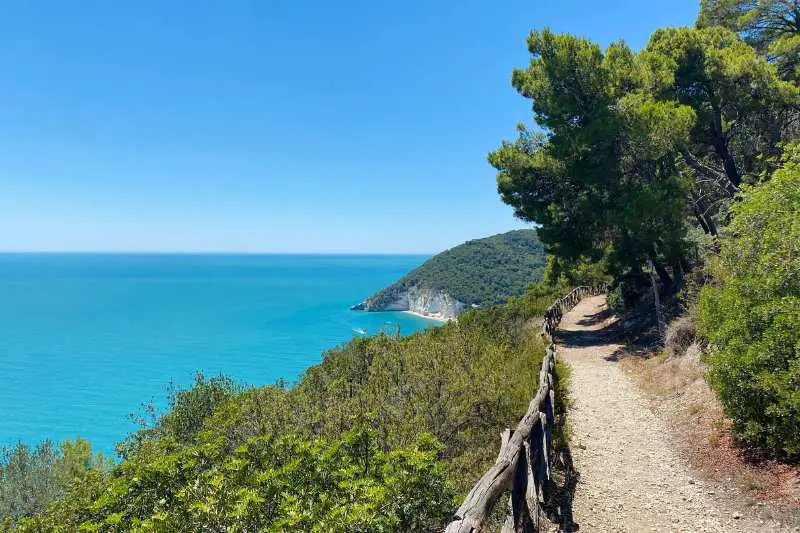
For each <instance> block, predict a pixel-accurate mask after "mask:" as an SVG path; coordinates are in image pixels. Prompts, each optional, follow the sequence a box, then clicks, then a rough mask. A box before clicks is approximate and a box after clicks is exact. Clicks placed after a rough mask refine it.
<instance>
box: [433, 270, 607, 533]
mask: <svg viewBox="0 0 800 533" xmlns="http://www.w3.org/2000/svg"><path fill="white" fill-rule="evenodd" d="M602 292H605V287H604V286H597V287H586V286H581V287H577V288H575V289H574V290H572V292H570V293H569V294H568V295H566V296H564V297H563V298H561V299H559V300H556V301H555V302H554V303H553V305H551V306H550V307H549V308H548V309H547V311H545V313H544V320H543V325H542V326H543V330H544V334H545V336H546V337H547V338H548V339H549V340H550V344H549V346H548V347H547V350H546V353H545V357H544V360H543V361H542V368H541V370H540V371H539V389H538V390H537V391H536V395H535V396H534V397H533V400H531V403H530V404H529V406H528V411H527V412H526V413H525V416H523V417H522V419H521V420H520V421H519V424H517V427H516V428H514V429H513V430H511V429H506V430H505V431H504V432H503V434H502V435H501V445H500V453H499V454H498V456H497V460H496V461H495V463H494V466H492V467H491V468H490V469H489V470H488V471H487V472H486V473H485V474H484V475H483V477H481V479H480V480H479V481H478V483H477V484H475V486H474V487H473V488H472V490H470V491H469V494H467V497H466V498H465V499H464V502H463V503H462V504H461V506H460V507H459V508H458V510H457V511H456V514H455V516H454V517H453V521H452V522H450V524H449V525H448V526H447V529H446V530H445V533H479V532H483V531H485V528H486V527H487V525H488V522H489V517H490V515H491V514H492V511H493V509H494V506H495V504H496V503H497V500H498V499H500V497H501V496H502V495H503V494H504V493H505V492H506V491H510V494H511V496H510V498H509V506H508V507H509V509H508V515H507V517H506V521H505V523H504V525H503V529H502V531H503V533H512V532H513V533H517V532H519V533H528V532H533V531H539V521H540V516H541V515H542V513H541V512H540V511H542V505H543V504H544V503H545V501H547V500H548V496H549V495H548V494H547V492H548V491H549V490H550V484H549V483H548V482H549V481H550V477H551V476H550V469H551V467H552V466H553V463H554V460H555V454H554V453H553V451H552V447H553V425H554V424H555V388H554V381H553V374H554V372H555V359H556V345H555V343H554V342H553V337H554V335H555V332H556V330H557V329H558V324H559V322H560V321H561V318H562V317H563V316H564V313H566V312H568V311H569V310H570V309H572V308H573V307H575V305H576V304H577V303H578V302H580V301H581V300H582V299H583V298H585V297H587V296H593V295H596V294H600V293H602Z"/></svg>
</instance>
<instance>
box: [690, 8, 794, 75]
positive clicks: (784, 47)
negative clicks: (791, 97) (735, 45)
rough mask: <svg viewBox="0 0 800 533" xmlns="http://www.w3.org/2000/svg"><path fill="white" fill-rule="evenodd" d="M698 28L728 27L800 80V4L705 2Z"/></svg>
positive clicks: (782, 70)
mask: <svg viewBox="0 0 800 533" xmlns="http://www.w3.org/2000/svg"><path fill="white" fill-rule="evenodd" d="M700 6H701V7H700V16H699V17H698V21H697V22H698V26H701V27H703V26H724V27H726V28H729V29H731V30H733V31H735V32H737V33H738V34H739V35H740V36H741V37H742V39H744V41H745V42H747V43H748V44H750V45H752V46H753V47H754V48H755V49H756V50H758V51H759V52H760V53H761V54H763V55H765V56H766V57H767V58H769V59H770V60H771V61H773V62H774V63H775V64H776V65H777V66H778V72H780V74H781V75H782V76H783V77H784V78H785V79H789V80H794V81H795V82H797V81H798V80H800V2H799V1H798V0H758V1H756V0H701V3H700Z"/></svg>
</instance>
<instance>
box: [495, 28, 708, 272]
mask: <svg viewBox="0 0 800 533" xmlns="http://www.w3.org/2000/svg"><path fill="white" fill-rule="evenodd" d="M528 49H529V51H530V52H531V54H532V55H533V59H532V60H531V62H530V65H529V67H528V68H527V69H525V70H516V71H514V75H513V78H512V80H513V84H514V87H515V88H516V89H517V91H518V92H519V93H520V94H521V95H523V96H524V97H526V98H529V99H531V101H532V103H533V112H534V120H535V122H536V123H537V125H538V126H539V127H540V128H543V129H544V130H545V132H546V133H539V132H534V131H531V130H529V129H527V128H525V127H523V126H520V127H519V138H518V139H517V140H516V141H515V142H513V143H508V142H507V143H504V144H503V145H502V147H501V148H500V149H499V150H497V151H495V152H493V153H492V154H490V156H489V161H490V162H491V164H492V165H493V166H495V168H497V170H498V175H497V184H498V191H499V192H500V195H501V198H502V199H503V201H504V202H506V203H507V204H509V205H511V206H512V207H514V210H515V214H516V215H517V216H519V217H520V218H522V219H524V220H530V221H535V222H537V223H539V224H541V225H542V227H541V228H540V230H539V235H540V237H541V239H542V241H543V242H544V244H545V245H546V246H547V249H548V251H549V252H550V253H552V254H553V255H554V256H556V258H557V259H558V260H559V261H560V262H562V263H571V262H573V261H576V260H582V259H583V258H589V259H591V260H592V261H600V260H602V261H604V264H605V266H606V268H607V270H608V271H609V272H610V273H612V274H614V275H620V274H622V273H624V272H626V271H628V270H630V269H638V268H640V267H641V265H642V264H643V262H644V261H645V260H646V258H647V257H652V258H653V259H654V260H656V261H660V262H665V263H667V264H678V263H680V262H681V260H682V259H683V255H684V250H683V248H684V246H683V242H682V239H683V235H684V232H685V229H684V209H685V207H684V205H685V204H684V198H685V196H686V194H687V193H688V188H689V187H690V185H691V184H690V183H689V182H688V181H687V180H686V179H685V178H684V177H683V175H682V174H681V173H680V172H679V169H678V167H677V166H676V156H677V154H678V153H679V146H678V145H679V142H680V140H681V139H684V138H686V137H687V136H688V135H689V132H690V130H691V128H692V127H693V126H694V121H695V114H694V112H693V110H692V109H690V108H689V107H687V106H683V105H680V104H678V103H676V102H672V101H668V102H662V101H657V100H655V99H654V98H653V97H652V95H650V94H648V93H647V92H646V91H644V90H643V87H644V86H645V85H646V84H647V83H650V80H649V78H648V76H649V74H648V72H647V71H646V69H645V68H644V67H645V66H646V65H643V64H641V61H640V60H639V58H638V57H637V56H636V55H635V54H634V53H633V52H632V51H631V50H630V49H629V48H628V47H627V46H626V45H625V44H624V43H615V44H613V45H611V46H610V47H609V48H608V49H607V50H606V51H605V52H603V51H601V49H600V47H599V46H597V45H596V44H594V43H592V42H590V41H588V40H586V39H581V38H578V37H574V36H572V35H555V34H553V33H551V32H550V31H548V30H544V31H536V32H532V33H531V35H530V37H529V38H528ZM664 273H665V274H666V271H664Z"/></svg>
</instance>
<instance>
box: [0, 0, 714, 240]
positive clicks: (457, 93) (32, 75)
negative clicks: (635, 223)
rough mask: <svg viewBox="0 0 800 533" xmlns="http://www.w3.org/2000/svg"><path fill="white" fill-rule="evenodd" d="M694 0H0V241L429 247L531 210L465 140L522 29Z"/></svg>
mask: <svg viewBox="0 0 800 533" xmlns="http://www.w3.org/2000/svg"><path fill="white" fill-rule="evenodd" d="M697 7H698V1H697V0H605V1H596V0H559V1H556V2H553V1H540V0H526V1H521V0H503V1H501V2H497V1H490V0H482V1H477V0H461V1H455V0H453V1H444V0H436V1H431V0H403V1H400V0H394V1H382V0H341V1H338V2H330V1H329V0H328V1H316V0H314V1H311V0H253V1H250V2H248V1H244V0H231V1H225V2H222V1H197V0H185V1H179V0H171V1H169V2H164V1H163V0H137V1H136V2H107V1H105V0H97V1H85V0H76V1H72V2H62V1H57V0H53V1H51V2H45V1H35V0H8V1H4V2H2V3H0V110H2V111H0V251H95V252H103V251H114V252H118V251H127V252H168V251H169V252H270V253H294V252H303V253H435V252H438V251H441V250H444V249H446V248H449V247H451V246H454V245H456V244H459V243H461V242H464V241H465V240H468V239H473V238H479V237H484V236H488V235H492V234H495V233H500V232H503V231H507V230H510V229H516V228H522V227H531V226H530V225H529V224H525V223H523V222H521V221H519V220H516V219H515V218H514V217H513V213H512V210H511V208H509V207H508V206H506V205H504V204H503V203H502V202H501V201H500V199H499V197H498V195H497V192H496V186H495V172H494V169H493V168H492V167H491V166H490V165H489V164H488V163H487V161H486V156H487V154H488V153H489V152H490V151H491V150H493V149H494V148H496V147H497V146H499V144H500V143H501V142H502V141H503V140H504V139H509V140H510V139H513V137H514V134H515V129H514V128H515V125H516V124H517V123H520V122H526V123H531V111H530V102H528V101H526V100H525V99H524V98H522V97H521V96H519V95H518V94H517V93H516V92H515V91H514V90H513V88H512V87H511V85H510V78H511V71H512V69H513V68H516V67H524V66H525V65H527V63H528V61H529V59H530V56H529V54H528V53H527V50H526V45H525V38H526V36H527V34H528V33H529V32H530V31H531V30H532V29H537V28H544V27H550V28H551V29H552V30H554V31H557V32H570V33H574V34H578V35H582V36H586V37H588V38H590V39H592V40H595V41H597V42H598V43H600V44H601V45H607V44H609V43H610V42H613V41H616V40H618V39H625V40H626V41H627V42H628V43H629V44H630V45H631V46H633V47H634V48H641V47H642V46H644V44H645V43H646V42H647V39H648V37H649V35H650V33H652V31H653V30H654V29H656V28H658V27H662V26H685V25H690V24H692V22H693V21H694V17H695V14H696V11H697Z"/></svg>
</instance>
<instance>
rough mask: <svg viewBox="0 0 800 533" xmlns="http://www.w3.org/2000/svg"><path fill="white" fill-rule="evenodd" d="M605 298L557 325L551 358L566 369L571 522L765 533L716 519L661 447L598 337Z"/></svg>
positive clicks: (737, 519)
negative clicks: (573, 484) (574, 475)
mask: <svg viewBox="0 0 800 533" xmlns="http://www.w3.org/2000/svg"><path fill="white" fill-rule="evenodd" d="M604 310H605V296H596V297H592V298H587V299H585V300H583V301H582V302H581V303H579V304H578V305H577V306H576V307H575V308H574V309H573V310H572V311H571V312H570V313H568V314H567V315H566V316H565V317H564V319H563V320H562V322H561V327H560V329H561V333H560V337H561V341H560V343H559V344H560V347H559V352H558V353H559V357H560V358H561V359H562V360H563V361H566V362H568V364H569V366H570V367H572V384H571V391H570V396H571V398H572V401H573V406H572V408H571V410H570V415H569V416H570V418H569V419H570V425H571V426H572V429H573V438H572V454H573V459H574V462H575V468H576V470H577V471H578V472H579V475H580V478H579V482H578V486H577V489H576V493H575V499H574V502H573V515H574V520H575V522H577V523H578V524H579V526H580V531H581V532H589V531H609V532H611V531H630V532H647V531H659V532H661V531H670V532H671V531H699V532H715V533H716V532H725V531H771V530H770V529H767V528H764V527H763V525H762V526H761V527H758V525H756V524H751V523H749V521H748V519H747V518H746V517H743V516H740V515H738V514H736V513H733V514H732V513H731V512H730V511H721V510H720V509H721V507H720V506H719V505H717V502H715V501H714V495H713V493H714V491H713V490H712V488H711V487H710V486H706V485H705V484H704V483H702V482H701V481H699V480H697V479H695V478H694V477H693V476H692V475H691V472H690V469H689V466H688V464H687V463H686V461H685V460H684V459H683V458H682V457H680V455H679V454H678V453H677V452H676V451H675V449H674V446H672V445H671V443H670V442H669V437H668V431H667V428H666V427H665V424H664V422H663V421H662V420H661V419H660V418H658V417H657V416H656V415H655V414H653V413H652V412H651V411H650V410H649V409H648V401H647V399H646V398H645V397H644V396H643V395H642V393H641V392H639V390H638V389H637V387H636V386H635V385H634V384H633V383H632V382H631V381H630V380H629V378H628V377H627V376H626V375H625V374H624V373H623V372H622V369H620V368H619V366H618V364H617V363H616V361H615V356H614V354H615V353H616V352H617V351H618V350H619V349H620V348H621V345H620V344H614V343H609V341H608V340H607V339H605V338H604V335H603V333H602V332H600V331H599V330H601V329H603V328H604V326H605V325H606V321H605V320H604V313H603V311H604Z"/></svg>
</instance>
